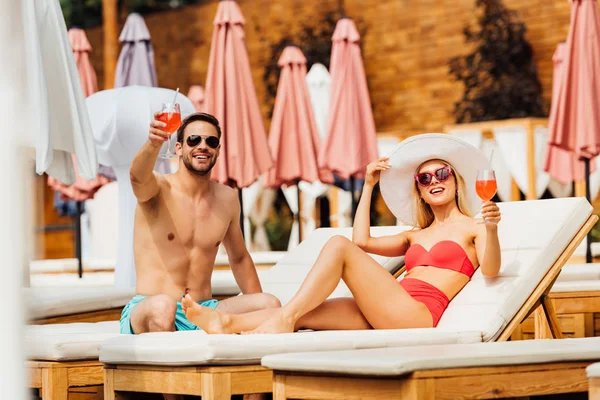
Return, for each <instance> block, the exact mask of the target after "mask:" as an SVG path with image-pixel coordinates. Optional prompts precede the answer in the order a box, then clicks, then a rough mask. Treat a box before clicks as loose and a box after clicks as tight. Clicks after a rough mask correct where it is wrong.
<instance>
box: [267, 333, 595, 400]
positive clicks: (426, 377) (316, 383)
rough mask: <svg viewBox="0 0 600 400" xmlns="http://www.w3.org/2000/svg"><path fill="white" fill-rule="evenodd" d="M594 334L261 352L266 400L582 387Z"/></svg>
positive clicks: (469, 395)
mask: <svg viewBox="0 0 600 400" xmlns="http://www.w3.org/2000/svg"><path fill="white" fill-rule="evenodd" d="M598 360H600V338H578V339H563V340H531V341H511V342H498V343H476V344H462V345H439V346H413V347H404V348H392V349H366V350H353V351H329V352H314V353H292V354H278V355H272V356H268V357H265V358H263V360H262V365H263V366H265V367H266V368H270V369H273V370H274V371H275V372H274V378H273V399H274V400H283V399H287V398H293V399H314V398H318V399H357V398H374V399H405V400H411V399H414V400H416V399H419V400H433V399H456V398H459V397H460V398H461V399H485V398H505V397H520V396H533V395H546V394H559V393H577V392H586V391H587V390H588V381H587V378H586V371H585V369H586V367H587V366H588V365H589V364H591V363H593V362H596V361H598Z"/></svg>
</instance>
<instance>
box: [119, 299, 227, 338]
mask: <svg viewBox="0 0 600 400" xmlns="http://www.w3.org/2000/svg"><path fill="white" fill-rule="evenodd" d="M145 298H146V296H141V295H137V296H135V297H134V298H133V299H131V301H130V302H129V303H127V305H126V306H125V308H123V312H122V313H121V321H120V322H121V333H124V334H129V335H133V334H134V332H133V329H132V328H131V310H133V308H134V307H135V306H136V305H137V304H138V303H139V302H140V301H142V300H144V299H145ZM198 304H200V305H201V306H203V307H208V308H211V309H213V310H214V309H215V308H217V305H219V301H218V300H204V301H199V302H198ZM175 329H176V330H178V331H199V330H201V329H200V328H198V327H197V326H196V325H194V324H192V323H191V322H190V321H189V320H188V319H187V318H186V317H185V314H184V313H183V310H182V308H181V302H177V312H176V313H175Z"/></svg>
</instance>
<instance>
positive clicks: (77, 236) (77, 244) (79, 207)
mask: <svg viewBox="0 0 600 400" xmlns="http://www.w3.org/2000/svg"><path fill="white" fill-rule="evenodd" d="M76 204H77V215H76V216H75V257H77V273H78V274H79V277H80V278H81V277H82V276H83V263H82V261H81V214H82V208H83V202H81V201H77V202H76Z"/></svg>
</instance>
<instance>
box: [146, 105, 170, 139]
mask: <svg viewBox="0 0 600 400" xmlns="http://www.w3.org/2000/svg"><path fill="white" fill-rule="evenodd" d="M159 114H160V113H159V112H155V113H154V120H153V121H152V122H150V134H149V135H148V139H149V140H150V143H152V145H153V146H155V147H161V146H162V145H163V143H164V142H166V141H167V140H169V132H165V131H163V130H161V129H160V128H164V127H165V126H167V124H165V123H164V122H161V121H159V120H158V116H159Z"/></svg>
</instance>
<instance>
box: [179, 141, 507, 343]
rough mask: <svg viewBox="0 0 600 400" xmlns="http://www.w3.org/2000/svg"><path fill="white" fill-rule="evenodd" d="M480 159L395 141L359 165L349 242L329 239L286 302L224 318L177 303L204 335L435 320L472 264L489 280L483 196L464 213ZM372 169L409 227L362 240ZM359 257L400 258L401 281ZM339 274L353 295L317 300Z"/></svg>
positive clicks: (492, 218)
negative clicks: (362, 170) (389, 151)
mask: <svg viewBox="0 0 600 400" xmlns="http://www.w3.org/2000/svg"><path fill="white" fill-rule="evenodd" d="M487 165H488V162H487V160H486V159H485V157H484V156H483V155H482V154H481V152H479V151H478V150H477V149H475V148H474V147H472V146H470V145H469V144H467V143H465V142H463V141H461V140H459V139H457V138H455V137H452V136H449V135H441V134H428V135H419V136H416V137H413V138H410V139H407V140H405V141H403V142H402V143H401V144H400V145H399V146H398V147H397V149H396V150H395V151H394V153H393V155H392V156H391V158H390V159H389V160H388V159H387V158H380V159H379V160H377V161H375V162H373V163H371V164H369V166H368V167H367V170H366V174H365V185H364V188H363V193H362V196H361V200H360V203H359V205H358V208H357V211H356V217H355V223H354V228H353V231H352V241H350V240H348V239H346V238H345V237H342V236H336V237H333V238H331V239H330V240H329V241H328V242H327V244H326V245H325V246H324V247H323V249H322V251H321V253H320V254H319V257H318V258H317V261H316V263H315V265H314V266H313V267H312V269H311V270H310V272H309V273H308V275H307V277H306V279H305V280H304V282H303V283H302V286H301V287H300V289H299V290H298V293H296V295H295V296H294V297H293V298H292V299H291V300H290V302H289V303H288V304H286V305H285V306H284V307H282V308H279V309H269V310H261V311H256V312H252V313H248V314H242V315H229V314H223V313H219V312H217V311H213V310H211V309H208V308H205V307H201V306H199V305H197V303H196V302H195V301H194V300H193V299H192V298H191V297H190V296H189V295H188V296H186V297H185V299H184V301H183V307H184V311H185V313H186V316H187V318H188V319H189V320H190V321H191V322H193V323H194V324H196V325H197V326H198V327H200V328H202V329H204V330H205V331H206V332H208V333H241V332H249V333H282V332H293V331H295V330H298V329H313V330H339V329H370V328H374V329H402V328H425V327H435V326H437V324H438V321H439V319H440V318H441V316H442V314H443V312H444V310H445V309H446V307H447V306H448V303H449V302H450V300H452V298H454V296H456V295H457V294H458V292H460V290H461V289H462V288H463V287H464V286H465V285H466V284H467V282H469V280H470V278H471V276H472V275H473V273H474V272H475V269H476V268H478V267H480V268H481V272H482V274H483V275H484V276H485V277H495V276H496V275H497V274H498V271H499V269H500V245H499V242H498V230H497V223H498V222H499V221H500V211H499V209H498V207H497V206H496V204H494V203H493V202H491V201H490V202H486V203H484V204H483V206H482V209H481V214H482V217H483V218H485V220H486V222H487V223H485V224H481V223H478V221H477V220H475V219H473V218H472V217H471V215H472V214H471V210H473V209H476V208H477V207H478V206H480V205H481V201H480V200H479V199H478V198H477V195H476V193H475V178H476V171H477V169H484V168H487ZM380 174H381V175H382V179H381V180H382V181H381V184H380V187H381V192H382V195H383V197H384V199H385V201H386V203H387V204H388V206H389V207H390V209H391V210H392V212H393V213H394V214H395V215H396V217H397V218H398V219H399V220H401V221H402V222H404V223H406V224H408V225H411V226H415V227H417V228H416V229H413V230H411V231H406V232H402V233H399V234H397V235H393V236H386V237H378V238H375V237H371V236H370V223H369V208H370V202H371V195H372V192H373V187H374V186H375V184H377V182H378V181H379V179H380ZM428 249H429V250H428ZM367 253H373V254H380V255H383V256H390V257H395V256H402V255H404V256H405V263H406V271H407V272H406V274H405V277H404V279H402V280H401V281H400V282H399V283H398V282H397V281H396V279H394V277H393V276H392V275H390V273H389V272H388V271H386V270H385V269H384V268H382V267H381V265H379V264H378V263H377V262H376V261H374V260H373V259H372V258H371V257H370V256H369V255H368V254H367ZM340 279H342V280H343V281H344V282H345V283H346V285H347V286H348V288H349V289H350V291H351V292H352V294H353V298H336V299H329V300H327V297H328V296H329V295H330V294H331V293H332V292H333V290H334V289H335V288H336V286H337V285H338V283H339V281H340Z"/></svg>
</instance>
